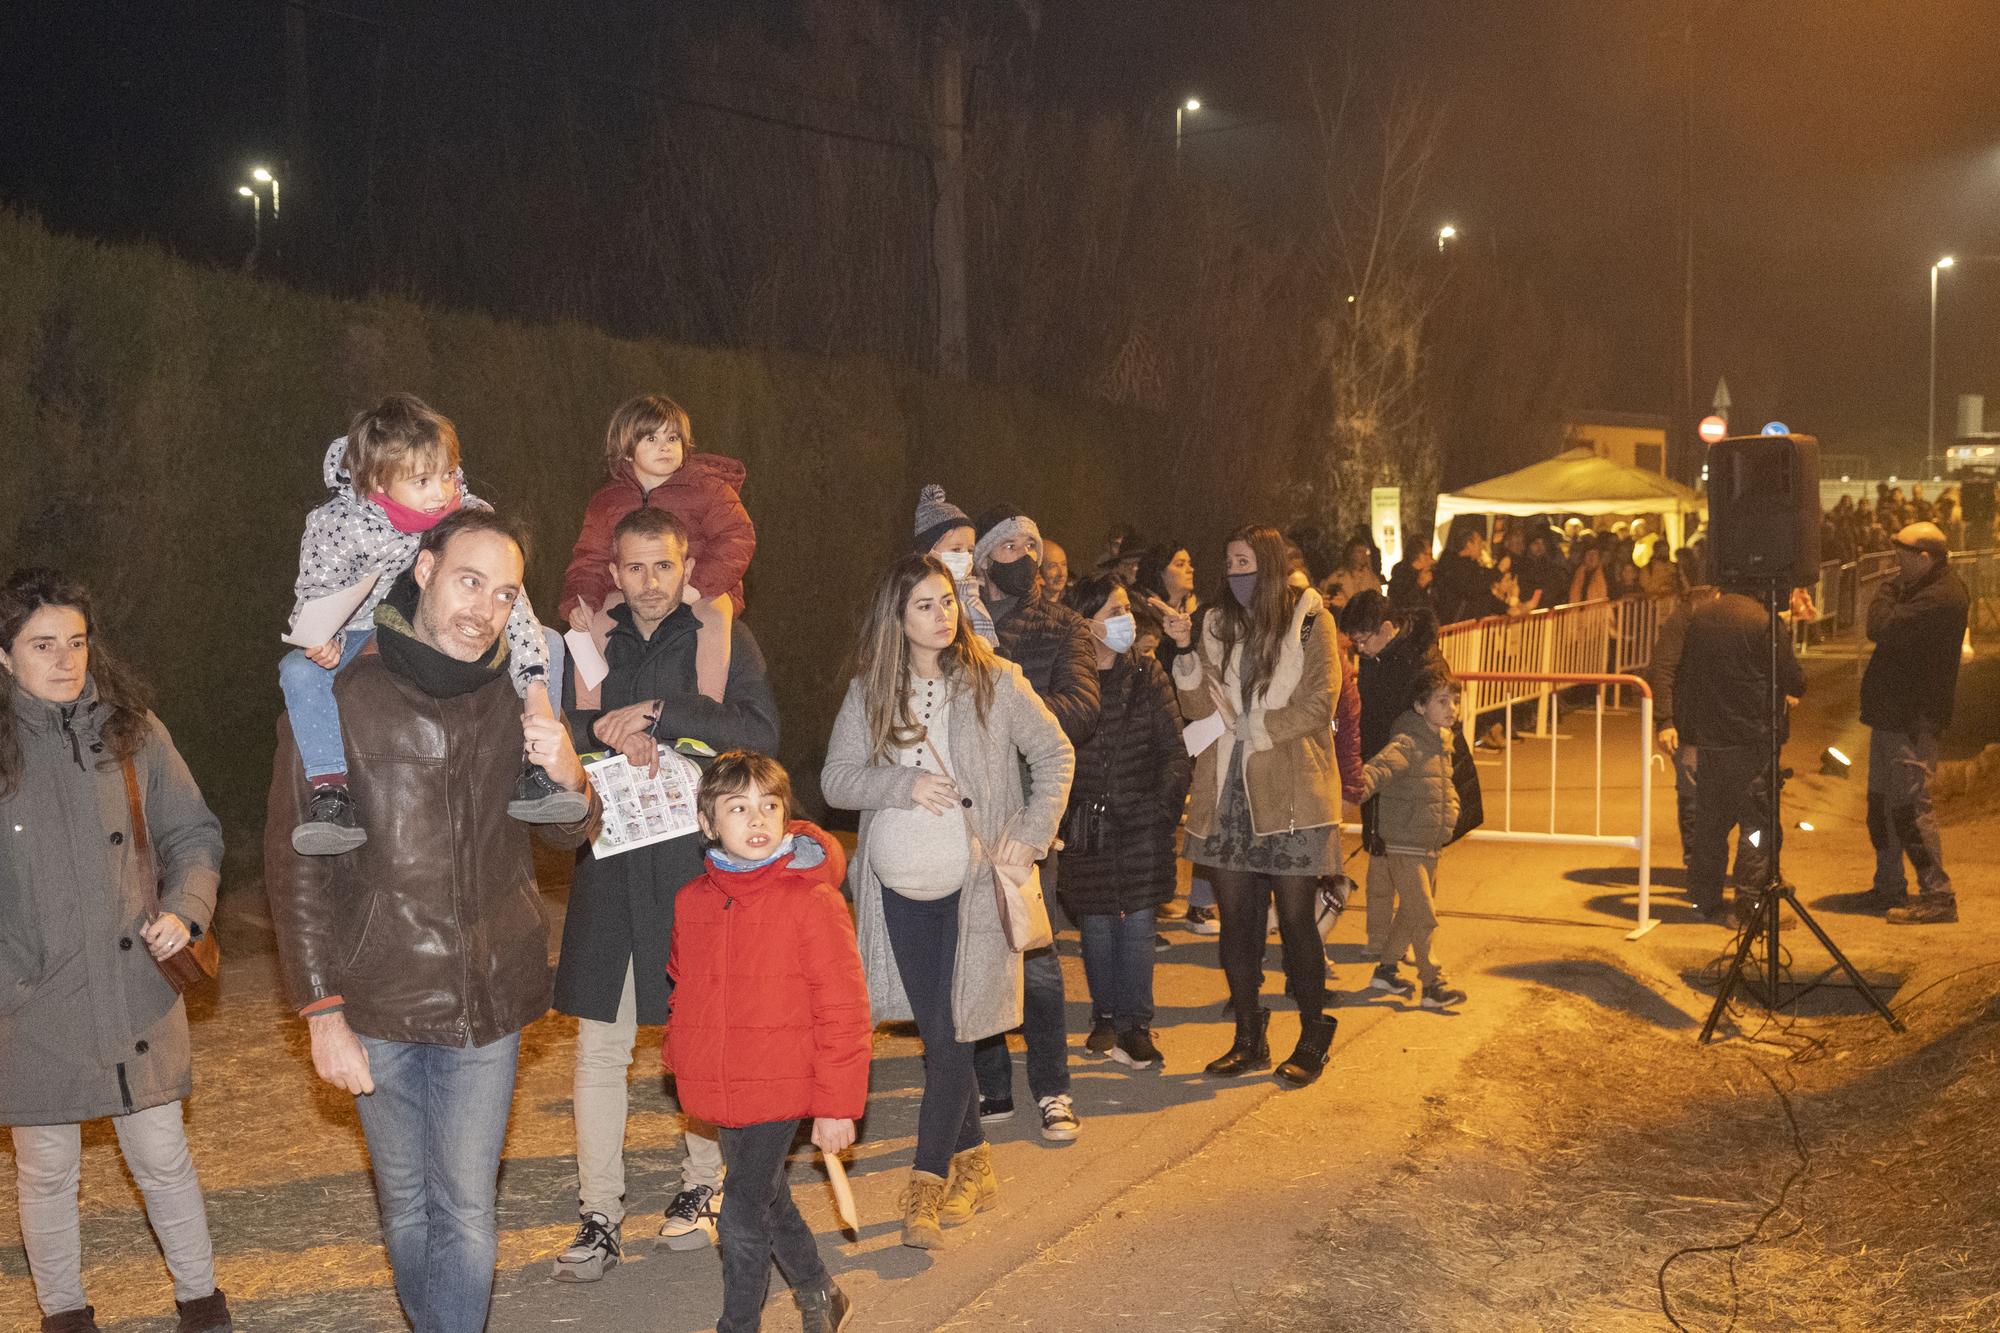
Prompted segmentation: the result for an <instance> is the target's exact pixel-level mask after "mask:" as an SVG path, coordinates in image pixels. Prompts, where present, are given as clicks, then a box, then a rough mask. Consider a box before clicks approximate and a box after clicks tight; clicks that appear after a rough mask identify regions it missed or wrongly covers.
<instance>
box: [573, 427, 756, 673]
mask: <svg viewBox="0 0 2000 1333" xmlns="http://www.w3.org/2000/svg"><path fill="white" fill-rule="evenodd" d="M604 463H605V467H606V468H607V469H609V471H610V473H611V480H610V481H609V482H607V483H605V484H604V485H603V486H602V487H600V488H598V491H597V494H595V495H593V496H591V497H590V505H589V507H588V508H586V509H585V510H584V515H583V530H582V531H581V532H580V533H578V534H577V538H576V545H575V547H574V549H573V550H572V552H571V554H570V561H569V569H568V571H567V572H565V573H564V575H563V589H562V599H561V600H560V601H558V602H557V603H556V613H557V614H558V615H560V616H562V617H563V618H564V619H565V620H567V621H568V622H569V627H570V628H571V629H574V630H580V631H582V632H584V633H592V632H598V631H601V630H603V629H604V628H606V627H605V626H602V625H599V624H597V623H596V622H597V620H598V617H600V616H601V615H603V614H604V613H605V612H607V611H609V610H610V608H611V606H612V605H613V604H614V603H613V602H612V598H613V597H614V596H616V589H614V588H613V587H612V584H611V575H610V572H609V571H610V567H611V562H612V549H611V547H612V543H611V530H612V529H613V528H615V527H617V526H618V520H619V519H621V518H623V517H625V515H627V514H629V513H631V512H633V511H634V510H637V509H645V508H649V507H650V508H653V509H664V510H667V511H668V512H669V513H671V514H673V516H674V517H676V518H678V519H679V520H680V521H681V525H682V526H683V527H685V528H686V529H687V534H688V548H687V563H688V582H687V591H686V593H685V594H684V595H685V597H686V599H687V602H688V605H689V606H690V607H692V608H693V610H694V617H695V620H696V621H697V622H699V625H700V629H699V632H698V635H697V638H696V640H695V650H696V652H695V687H696V688H697V689H698V690H700V691H701V693H702V694H703V695H705V696H707V697H708V698H710V699H713V700H714V701H715V702H717V703H721V702H722V695H723V690H724V688H725V687H726V686H727V684H728V682H729V635H730V622H731V621H732V620H734V619H735V617H737V616H739V615H741V614H742V613H743V576H744V574H746V573H747V572H748V571H749V569H750V557H751V556H752V555H754V554H755V553H756V551H757V528H756V525H755V524H753V523H751V521H750V513H749V511H748V510H746V509H745V508H744V507H743V497H742V496H741V494H740V493H739V492H741V491H742V489H743V480H744V476H745V469H744V467H743V464H742V463H741V462H739V461H737V460H736V459H734V458H725V457H723V456H722V455H721V454H704V453H696V452H695V445H694V427H693V425H692V423H690V422H689V420H688V414H687V413H686V412H685V411H683V410H682V408H681V406H680V404H679V403H676V402H675V401H674V400H673V399H671V398H669V397H667V396H666V395H665V394H658V393H648V394H641V395H639V396H638V397H637V398H634V399H632V400H631V401H629V402H627V403H625V404H624V405H622V406H621V407H619V409H618V410H617V411H616V412H613V413H612V414H611V424H610V425H609V426H607V427H606V428H605V432H604Z"/></svg>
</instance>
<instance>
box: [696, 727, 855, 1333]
mask: <svg viewBox="0 0 2000 1333" xmlns="http://www.w3.org/2000/svg"><path fill="white" fill-rule="evenodd" d="M696 801H697V809H698V811H699V815H700V820H701V831H702V833H703V834H704V835H706V836H707V837H708V839H709V840H710V842H711V844H712V845H711V846H710V847H709V850H708V870H707V872H706V873H705V874H703V875H702V876H701V878H699V879H696V880H694V881H692V882H691V883H689V884H688V885H687V886H686V887H685V888H683V889H682V890H681V891H680V895H679V897H678V898H677V899H676V900H675V904H674V927H673V944H672V946H671V948H670V950H669V952H668V960H667V973H668V975H669V976H670V977H671V978H672V979H673V981H674V992H673V999H672V1002H671V1009H670V1012H669V1014H668V1017H667V1032H666V1041H665V1044H664V1045H665V1049H664V1054H665V1057H666V1061H667V1064H668V1067H669V1068H671V1069H672V1070H673V1071H674V1079H675V1083H676V1085H677V1086H678V1088H679V1090H680V1099H681V1106H682V1109H683V1110H685V1111H686V1112H687V1114H689V1115H692V1116H697V1117H699V1118H701V1119H703V1120H706V1121H709V1122H710V1123H712V1124H714V1125H716V1126H717V1127H718V1129H719V1131H720V1134H721V1138H722V1158H723V1162H724V1165H725V1166H726V1168H727V1170H728V1172H729V1189H728V1190H727V1192H726V1193H725V1194H724V1195H723V1202H722V1216H721V1219H720V1221H719V1223H718V1225H717V1228H716V1230H717V1238H718V1240H719V1241H720V1243H721V1246H722V1281H723V1298H722V1317H721V1318H720V1319H719V1320H718V1321H717V1322H716V1333H754V1330H755V1329H756V1328H757V1327H758V1326H759V1323H760V1321H761V1319H762V1316H763V1312H764V1296H765V1293H766V1291H768V1290H769V1288H770V1282H771V1261H772V1259H773V1258H775V1259H776V1260H777V1262H778V1267H779V1269H780V1271H781V1272H783V1274H784V1275H785V1277H786V1279H787V1280H788V1281H790V1282H791V1284H792V1299H793V1301H794V1302H795V1303H796V1304H797V1305H798V1307H799V1311H800V1314H801V1315H802V1316H803V1318H804V1322H805V1327H806V1328H807V1329H822V1330H828V1331H829V1333H830V1331H831V1330H836V1329H839V1328H841V1327H843V1326H845V1324H846V1323H847V1320H848V1318H849V1315H850V1313H851V1307H850V1305H849V1303H848V1299H847V1296H846V1295H845V1294H844V1293H843V1292H842V1291H841V1290H840V1288H839V1287H837V1286H835V1285H834V1282H833V1278H832V1277H831V1276H830V1275H829V1274H828V1273H827V1270H826V1264H825V1263H824V1262H823V1261H822V1260H821V1258H820V1255H819V1249H818V1245H817V1243H816V1242H815V1241H814V1239H813V1233H812V1228H810V1227H809V1226H807V1225H806V1222H805V1219H804V1218H803V1217H801V1216H800V1215H799V1209H798V1205H797V1204H796V1203H794V1202H793V1200H792V1193H791V1189H790V1187H789V1186H788V1185H787V1184H786V1182H785V1163H786V1159H787V1158H788V1157H789V1156H790V1155H791V1150H792V1141H793V1139H794V1138H796V1137H797V1135H798V1131H799V1122H800V1121H801V1120H806V1119H810V1120H811V1121H812V1141H813V1142H814V1143H815V1144H817V1145H818V1146H819V1147H820V1148H822V1149H824V1150H825V1151H827V1152H829V1153H837V1152H840V1151H841V1150H842V1149H844V1148H846V1147H847V1146H848V1145H849V1144H851V1143H853V1142H854V1122H855V1121H856V1120H858V1119H860V1118H861V1116H862V1115H863V1114H864V1113H865V1112H866V1110H867V1106H868V1065H869V1056H870V1042H871V1033H872V1031H873V1023H872V1020H871V1018H870V1016H869V1008H868V987H867V983H866V982H865V981H864V980H863V978H862V973H861V955H860V953H859V951H858V950H857V949H856V948H855V943H854V922H853V920H852V919H851V918H850V917H849V915H848V911H847V901H846V899H844V898H843V897H842V896H841V893H840V889H839V887H838V885H839V884H840V883H841V881H842V879H843V878H845V875H846V857H845V855H844V854H843V853H842V851H841V848H840V844H839V843H838V842H836V841H834V839H833V838H832V837H831V836H830V835H828V834H827V833H825V832H823V831H822V830H820V829H818V828H816V827H815V826H813V825H812V824H810V823H807V822H806V821H804V820H792V819H791V818H790V815H791V810H792V789H791V780H790V778H789V777H787V776H786V773H785V770H784V768H783V767H782V766H781V765H780V764H779V763H778V761H777V760H775V759H772V758H770V757H769V756H767V755H761V754H754V753H752V752H750V751H748V750H731V751H729V752H727V753H725V754H723V755H721V756H720V757H718V758H717V759H716V761H715V763H714V764H713V765H712V766H711V767H710V768H709V770H708V772H707V773H706V774H705V775H704V776H703V778H702V782H701V789H700V791H699V793H698V795H697V798H696Z"/></svg>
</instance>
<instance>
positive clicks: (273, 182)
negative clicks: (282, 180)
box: [250, 167, 278, 222]
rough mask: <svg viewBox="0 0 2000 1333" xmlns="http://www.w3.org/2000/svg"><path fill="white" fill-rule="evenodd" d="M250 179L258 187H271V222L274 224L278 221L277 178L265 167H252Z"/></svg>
mask: <svg viewBox="0 0 2000 1333" xmlns="http://www.w3.org/2000/svg"><path fill="white" fill-rule="evenodd" d="M250 179H251V180H253V181H256V182H257V183H258V184H259V185H268V186H270V187H271V221H273V222H276V221H277V220H278V178H277V177H276V176H273V175H272V174H271V172H270V170H269V169H268V168H266V167H254V168H252V169H251V172H250Z"/></svg>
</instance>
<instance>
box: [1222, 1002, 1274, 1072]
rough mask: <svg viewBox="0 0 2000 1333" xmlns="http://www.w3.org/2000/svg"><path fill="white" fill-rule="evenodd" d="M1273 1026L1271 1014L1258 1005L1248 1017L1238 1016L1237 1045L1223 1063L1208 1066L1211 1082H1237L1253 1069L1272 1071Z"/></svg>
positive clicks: (1231, 1048) (1229, 1051)
mask: <svg viewBox="0 0 2000 1333" xmlns="http://www.w3.org/2000/svg"><path fill="white" fill-rule="evenodd" d="M1270 1026H1271V1011H1270V1010H1269V1009H1266V1008H1264V1007H1263V1006H1262V1005H1259V1006H1258V1007H1257V1008H1255V1009H1253V1010H1251V1011H1250V1012H1249V1013H1247V1014H1245V1013H1240V1012H1239V1013H1238V1014H1237V1015H1236V1041H1235V1042H1234V1044H1232V1045H1231V1046H1230V1048H1229V1050H1228V1052H1227V1053H1225V1054H1224V1055H1223V1056H1222V1057H1221V1058H1220V1059H1216V1060H1211V1061H1209V1063H1208V1069H1207V1073H1208V1076H1209V1077H1210V1078H1235V1077H1236V1076H1237V1075H1238V1074H1247V1073H1249V1072H1250V1071H1251V1070H1253V1069H1269V1068H1270V1067H1271V1042H1270V1038H1269V1036H1268V1030H1269V1028H1270Z"/></svg>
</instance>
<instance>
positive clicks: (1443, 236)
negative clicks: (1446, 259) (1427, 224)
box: [1438, 222, 1458, 254]
mask: <svg viewBox="0 0 2000 1333" xmlns="http://www.w3.org/2000/svg"><path fill="white" fill-rule="evenodd" d="M1457 236H1458V228H1456V227H1454V226H1452V225H1451V224H1450V223H1449V222H1447V223H1445V224H1444V225H1443V226H1442V227H1439V228H1438V253H1439V254H1443V253H1444V243H1445V242H1446V241H1449V240H1453V239H1455V238H1456V237H1457Z"/></svg>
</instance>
